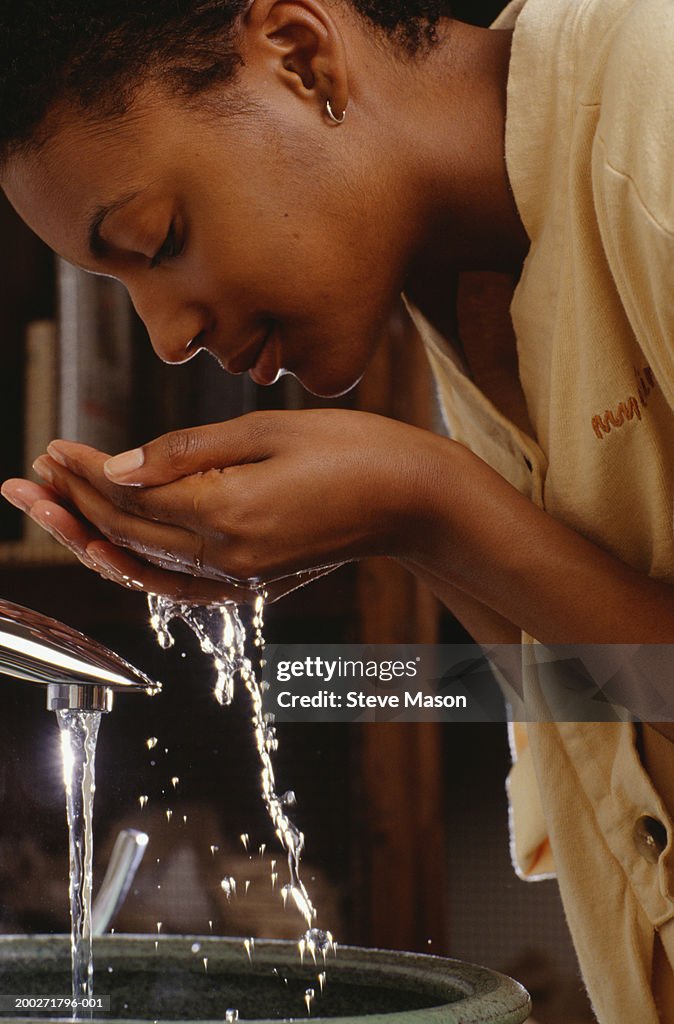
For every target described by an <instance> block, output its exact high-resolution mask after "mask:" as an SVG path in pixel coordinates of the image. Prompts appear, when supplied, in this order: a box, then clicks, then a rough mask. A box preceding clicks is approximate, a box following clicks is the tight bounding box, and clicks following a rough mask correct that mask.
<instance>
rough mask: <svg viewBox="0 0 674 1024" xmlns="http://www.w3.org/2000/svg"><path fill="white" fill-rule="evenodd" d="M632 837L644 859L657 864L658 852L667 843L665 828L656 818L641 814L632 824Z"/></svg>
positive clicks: (659, 852)
mask: <svg viewBox="0 0 674 1024" xmlns="http://www.w3.org/2000/svg"><path fill="white" fill-rule="evenodd" d="M632 838H633V839H634V845H635V846H636V848H637V850H638V851H639V853H640V854H641V856H642V857H643V858H644V860H647V861H649V863H651V864H657V862H658V858H659V857H660V854H661V853H662V851H663V850H664V848H665V847H666V845H667V829H666V828H665V826H664V825H663V824H662V822H661V821H658V819H657V818H651V816H650V815H649V814H642V816H641V817H640V818H637V821H636V823H635V825H634V829H633V831H632Z"/></svg>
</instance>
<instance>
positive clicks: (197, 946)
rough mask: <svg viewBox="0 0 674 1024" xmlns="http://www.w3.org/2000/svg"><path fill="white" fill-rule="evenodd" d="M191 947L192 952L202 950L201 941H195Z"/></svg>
mask: <svg viewBox="0 0 674 1024" xmlns="http://www.w3.org/2000/svg"><path fill="white" fill-rule="evenodd" d="M191 948H192V952H193V953H200V952H201V943H200V942H193V943H192V947H191Z"/></svg>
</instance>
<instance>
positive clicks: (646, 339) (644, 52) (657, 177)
mask: <svg viewBox="0 0 674 1024" xmlns="http://www.w3.org/2000/svg"><path fill="white" fill-rule="evenodd" d="M672 53H674V4H672V3H671V0H635V2H633V3H632V4H631V6H630V11H629V13H628V15H627V16H626V17H625V18H624V19H623V21H622V23H621V25H620V27H619V28H618V29H617V30H616V32H615V35H614V37H613V40H612V43H611V49H610V54H609V57H608V60H607V64H606V69H605V75H604V81H603V89H602V97H601V113H600V117H599V121H598V125H597V132H596V135H595V141H594V146H593V152H592V187H593V193H594V200H595V206H596V210H597V217H598V222H599V228H600V231H601V235H602V243H603V246H604V249H605V251H606V254H607V258H608V261H609V265H610V268H611V272H612V274H613V277H614V280H615V282H616V287H617V289H618V292H619V293H620V296H621V299H622V302H623V305H624V308H625V311H626V314H627V316H628V318H629V320H630V323H631V326H632V329H633V331H634V333H635V335H636V337H637V338H638V340H639V343H640V345H641V347H642V350H643V352H644V354H645V355H646V357H647V358H648V360H649V364H650V367H651V370H652V372H653V373H654V375H655V378H656V379H657V381H658V383H659V384H660V387H661V388H662V390H663V393H664V395H665V397H666V400H667V402H668V404H669V406H670V408H672V409H674V75H673V74H672V58H671V55H672Z"/></svg>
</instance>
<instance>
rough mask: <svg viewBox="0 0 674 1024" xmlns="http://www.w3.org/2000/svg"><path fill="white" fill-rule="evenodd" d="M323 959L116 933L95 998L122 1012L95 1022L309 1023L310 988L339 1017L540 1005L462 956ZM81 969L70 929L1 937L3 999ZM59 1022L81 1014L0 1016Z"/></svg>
mask: <svg viewBox="0 0 674 1024" xmlns="http://www.w3.org/2000/svg"><path fill="white" fill-rule="evenodd" d="M204 958H206V966H204ZM317 961H318V962H317V964H314V962H313V960H312V958H311V957H310V956H309V955H308V954H305V957H304V964H301V963H300V958H299V953H298V949H297V945H296V944H295V943H293V942H285V941H283V942H282V941H274V940H267V941H263V940H256V941H255V945H254V948H253V951H252V958H251V959H250V960H249V958H248V955H247V953H246V950H245V949H244V945H243V940H242V939H233V938H214V937H212V936H208V937H203V936H160V937H159V938H157V937H155V936H146V935H112V936H106V937H104V938H100V939H96V940H95V942H94V962H95V976H94V994H95V995H101V996H110V1000H111V1002H110V1012H109V1013H96V1014H95V1015H94V1019H95V1020H101V1021H108V1022H110V1024H116V1022H117V1021H143V1022H149V1024H153V1022H154V1024H159V1022H162V1024H163V1022H169V1021H183V1022H187V1021H189V1022H202V1024H206V1022H209V1024H210V1022H218V1024H223V1022H224V1021H225V1018H226V1016H227V1017H228V1018H229V1019H231V1017H232V1015H231V1014H230V1015H227V1010H238V1011H239V1020H240V1021H255V1022H258V1024H261V1022H267V1021H279V1020H286V1021H287V1020H290V1019H297V1020H307V1019H308V1017H309V1014H308V1013H307V1006H306V1002H305V993H306V992H307V989H313V990H314V991H315V998H314V999H313V1000H312V1002H311V1017H312V1018H314V1019H329V1020H330V1022H331V1024H356V1022H359V1024H421V1022H428V1024H521V1022H523V1021H525V1020H526V1019H527V1017H528V1016H529V1012H530V1008H531V1007H530V1002H529V997H528V995H527V993H526V991H525V990H524V989H523V988H522V986H521V985H519V984H518V983H517V982H515V981H513V980H512V979H510V978H506V977H505V976H504V975H502V974H497V973H496V972H494V971H491V970H487V968H484V967H476V966H474V965H472V964H465V963H462V962H461V961H458V960H448V959H444V958H442V957H435V956H426V955H420V954H416V953H398V952H387V951H384V950H378V949H360V948H358V947H355V946H340V947H338V950H337V955H336V956H334V955H332V954H328V957H327V963H326V965H325V967H324V965H323V957H322V956H321V955H320V954H318V955H317ZM110 968H112V970H110ZM323 970H325V971H326V973H327V980H326V983H325V987H324V991H323V993H322V994H321V992H320V985H319V981H318V974H319V973H320V972H321V971H323ZM69 971H70V940H69V937H68V936H60V935H50V936H3V937H0V995H24V996H27V995H36V996H37V995H59V996H64V995H69V993H70V973H69ZM22 1014H23V1015H22ZM80 1018H81V1019H82V1020H85V1019H87V1016H86V1012H85V1011H80ZM54 1019H71V1014H70V1011H68V1012H65V1013H61V1014H54V1015H53V1016H51V1017H50V1016H49V1015H48V1014H45V1013H36V1012H34V1011H31V1010H30V1009H28V1010H21V1011H19V1013H8V1012H7V1011H6V1010H5V1012H3V1013H0V1022H1V1021H22V1022H24V1024H25V1022H26V1021H29V1020H39V1021H41V1022H42V1024H45V1022H46V1021H48V1020H54Z"/></svg>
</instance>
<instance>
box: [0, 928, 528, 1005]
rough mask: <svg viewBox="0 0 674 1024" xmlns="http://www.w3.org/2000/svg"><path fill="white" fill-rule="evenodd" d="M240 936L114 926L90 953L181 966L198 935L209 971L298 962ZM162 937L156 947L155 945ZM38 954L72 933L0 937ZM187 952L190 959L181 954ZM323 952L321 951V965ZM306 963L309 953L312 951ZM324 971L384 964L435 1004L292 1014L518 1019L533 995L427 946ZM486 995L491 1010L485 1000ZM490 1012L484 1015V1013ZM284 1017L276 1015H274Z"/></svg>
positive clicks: (45, 958) (346, 957)
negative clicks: (249, 949) (250, 947)
mask: <svg viewBox="0 0 674 1024" xmlns="http://www.w3.org/2000/svg"><path fill="white" fill-rule="evenodd" d="M243 940H244V936H241V937H234V936H214V935H198V934H195V935H172V934H168V935H159V936H157V935H152V934H149V935H147V934H134V933H122V932H120V933H116V934H115V935H105V936H101V937H99V938H95V939H94V959H95V961H96V960H100V959H106V960H107V961H108V962H109V963H110V965H111V966H113V967H114V963H115V959H117V961H118V962H119V961H121V960H128V959H131V960H133V959H134V958H136V957H137V958H140V959H141V960H142V959H148V960H155V958H157V957H159V959H160V962H163V963H164V964H166V965H167V967H170V962H171V961H174V960H176V959H179V960H180V962H181V965H189V964H192V963H194V964H195V969H196V962H195V959H194V954H193V953H192V952H191V946H192V945H193V944H194V943H195V942H198V943H199V944H200V946H201V949H200V953H201V954H202V955H203V956H207V957H208V966H209V974H213V975H214V976H216V975H217V973H218V967H220V969H221V970H220V973H221V974H222V973H227V971H226V970H225V971H223V970H222V968H223V967H224V968H228V967H230V966H232V967H234V968H235V969H236V971H237V972H240V973H243V974H246V975H255V974H258V973H262V972H261V971H260V968H265V967H268V966H269V967H271V966H283V967H285V968H288V969H297V970H300V969H301V964H300V962H299V956H298V952H297V943H296V942H294V941H292V940H287V939H257V938H256V939H255V947H254V953H253V960H252V962H250V961H249V959H248V956H247V954H246V952H245V949H244V947H243ZM156 943H159V946H158V952H157V951H156V949H155V944H156ZM38 953H39V956H40V960H41V962H42V963H43V964H44V965H45V966H47V964H48V963H49V961H52V962H53V961H56V960H63V958H64V956H65V957H66V958H67V957H68V956H69V954H70V936H69V935H65V934H64V935H58V934H47V935H2V936H0V965H2V964H3V963H4V964H7V962H8V961H10V960H13V961H14V963H16V964H17V965H18V966H20V965H21V961H22V960H23V961H25V960H28V959H31V958H32V959H34V958H35V957H36V955H37V954H38ZM186 954H189V958H188V957H186ZM307 959H308V957H307V955H306V954H305V957H304V968H305V969H306V967H307ZM321 960H322V958H321V957H320V956H319V957H318V965H319V966H321ZM309 964H310V965H311V966H313V965H312V964H311V959H310V957H309ZM327 964H328V971H329V972H330V973H332V974H333V976H336V977H337V979H339V976H340V975H341V976H342V979H343V982H344V983H345V984H346V983H347V982H346V977H347V976H352V977H353V978H354V980H355V979H357V980H358V981H360V982H362V983H370V984H373V985H376V984H377V980H376V979H377V978H379V977H381V968H385V969H386V977H385V980H386V982H387V983H391V984H392V985H393V986H395V982H396V980H397V981H399V982H401V983H404V985H405V987H406V988H407V989H408V990H409V989H415V990H417V991H420V992H422V993H423V992H426V993H428V995H429V997H431V998H437V999H438V1003H437V1004H436V1005H433V1006H430V1007H427V1008H423V1009H417V1010H407V1011H400V1012H393V1013H377V1014H364V1015H362V1016H359V1017H357V1018H356V1017H319V1016H317V1015H316V1016H315V1015H313V1014H312V1015H311V1018H308V1017H305V1016H304V1015H302V1014H301V1013H299V1012H298V1015H297V1017H296V1018H293V1019H295V1020H309V1019H310V1020H312V1021H326V1022H329V1024H347V1022H348V1024H353V1022H354V1021H355V1020H358V1021H362V1022H364V1024H418V1022H420V1021H421V1020H424V1021H426V1020H428V1021H429V1022H434V1024H522V1022H523V1021H525V1020H526V1018H527V1017H528V1015H529V1013H530V1012H531V1001H530V999H529V995H528V993H527V992H526V990H525V989H524V988H523V986H522V985H520V984H519V982H517V981H515V980H514V979H512V978H509V977H507V975H504V974H500V973H499V972H498V971H494V970H492V969H491V968H488V967H481V966H479V965H476V964H470V963H466V962H464V961H462V960H456V959H452V958H449V957H441V956H435V955H432V954H428V953H410V952H404V951H398V950H387V949H376V948H372V949H371V948H366V947H362V946H342V945H339V946H338V950H337V956H336V957H335V956H332V955H328V959H327ZM457 990H458V991H463V992H464V993H465V998H463V999H461V998H460V999H458V1000H457V999H456V998H454V999H453V1001H451V1002H440V1000H441V999H442V998H443V995H444V997H445V998H448V997H449V996H450V994H451V995H454V996H456V992H457ZM485 999H488V1007H489V1010H488V1011H487V1008H486V1006H485ZM487 1013H489V1015H487ZM65 1019H66V1018H63V1017H60V1018H55V1017H47V1016H46V1015H44V1014H40V1015H39V1016H34V1017H29V1016H22V1017H19V1016H13V1017H10V1016H9V1015H6V1014H2V1015H1V1016H0V1022H1V1024H5V1022H7V1024H11V1022H14V1021H16V1022H20V1024H29V1022H32V1021H40V1022H41V1024H51V1022H52V1021H59V1022H61V1024H62V1022H63V1021H64V1020H65ZM96 1019H97V1020H101V1021H105V1022H106V1024H116V1022H115V1021H114V1020H113V1018H112V1017H111V1016H107V1015H106V1016H105V1017H100V1018H96ZM279 1020H281V1018H279ZM263 1022H264V1024H268V1018H263V1019H260V1018H258V1019H255V1020H253V1019H252V1018H245V1019H244V1018H241V1024H263ZM123 1024H146V1021H145V1019H144V1018H133V1019H132V1018H124V1021H123ZM171 1024H222V1019H219V1020H217V1021H210V1020H198V1021H196V1020H190V1021H178V1020H173V1021H171Z"/></svg>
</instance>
